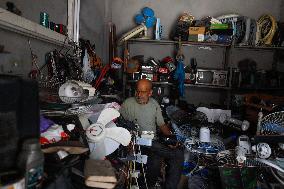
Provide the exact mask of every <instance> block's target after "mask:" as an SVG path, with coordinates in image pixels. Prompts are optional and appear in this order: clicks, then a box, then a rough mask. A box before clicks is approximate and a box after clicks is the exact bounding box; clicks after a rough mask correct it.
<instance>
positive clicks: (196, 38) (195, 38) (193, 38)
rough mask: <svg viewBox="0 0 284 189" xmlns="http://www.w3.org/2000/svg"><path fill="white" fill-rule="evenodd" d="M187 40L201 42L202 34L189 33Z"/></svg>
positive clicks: (202, 39)
mask: <svg viewBox="0 0 284 189" xmlns="http://www.w3.org/2000/svg"><path fill="white" fill-rule="evenodd" d="M188 41H194V42H202V41H204V34H194V35H189V36H188Z"/></svg>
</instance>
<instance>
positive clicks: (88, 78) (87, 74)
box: [83, 49, 95, 83]
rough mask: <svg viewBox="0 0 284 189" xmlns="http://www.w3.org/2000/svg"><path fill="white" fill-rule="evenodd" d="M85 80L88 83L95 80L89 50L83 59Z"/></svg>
mask: <svg viewBox="0 0 284 189" xmlns="http://www.w3.org/2000/svg"><path fill="white" fill-rule="evenodd" d="M83 79H84V81H85V82H86V83H91V82H92V81H93V80H94V79H95V76H94V73H93V70H92V69H91V67H90V58H89V54H88V52H87V49H85V55H84V58H83Z"/></svg>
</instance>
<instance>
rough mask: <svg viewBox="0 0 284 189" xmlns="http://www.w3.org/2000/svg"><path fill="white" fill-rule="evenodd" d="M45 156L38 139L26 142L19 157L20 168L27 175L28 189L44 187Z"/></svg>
mask: <svg viewBox="0 0 284 189" xmlns="http://www.w3.org/2000/svg"><path fill="white" fill-rule="evenodd" d="M43 164H44V156H43V153H42V151H41V147H40V144H39V140H38V139H27V140H25V141H24V143H23V146H22V150H21V152H20V154H19V156H18V167H19V169H20V170H21V171H22V172H23V173H24V175H25V183H26V186H25V188H26V189H39V188H41V185H42V178H43Z"/></svg>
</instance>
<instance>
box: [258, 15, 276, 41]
mask: <svg viewBox="0 0 284 189" xmlns="http://www.w3.org/2000/svg"><path fill="white" fill-rule="evenodd" d="M276 30H277V22H276V20H275V18H274V17H273V16H271V15H268V14H267V15H263V16H261V17H260V18H259V19H258V21H257V32H256V45H257V46H261V45H271V43H272V39H273V36H274V34H275V32H276Z"/></svg>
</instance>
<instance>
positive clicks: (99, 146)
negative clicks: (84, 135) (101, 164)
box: [89, 140, 106, 159]
mask: <svg viewBox="0 0 284 189" xmlns="http://www.w3.org/2000/svg"><path fill="white" fill-rule="evenodd" d="M93 145H94V147H93V149H91V151H92V150H93V151H92V152H91V153H90V159H104V157H105V156H106V149H105V145H104V140H101V141H99V142H96V143H91V145H90V144H89V146H93Z"/></svg>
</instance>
